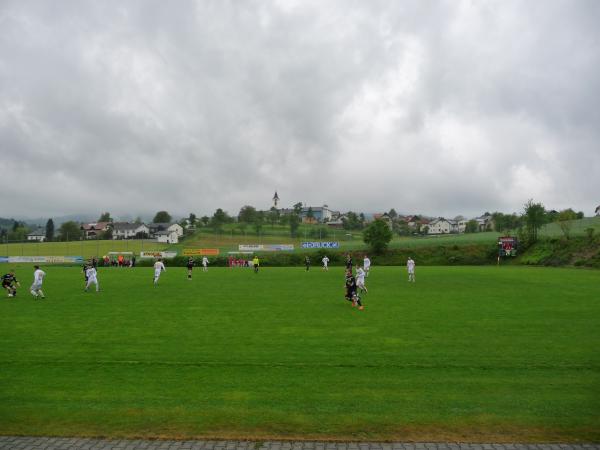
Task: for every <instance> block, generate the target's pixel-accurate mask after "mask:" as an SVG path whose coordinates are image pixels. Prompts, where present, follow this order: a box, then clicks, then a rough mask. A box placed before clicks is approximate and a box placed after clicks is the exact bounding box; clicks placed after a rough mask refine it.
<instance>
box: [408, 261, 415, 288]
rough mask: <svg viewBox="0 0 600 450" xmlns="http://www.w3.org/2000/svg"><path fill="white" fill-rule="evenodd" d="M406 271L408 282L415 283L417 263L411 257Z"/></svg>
mask: <svg viewBox="0 0 600 450" xmlns="http://www.w3.org/2000/svg"><path fill="white" fill-rule="evenodd" d="M406 270H408V281H409V282H410V281H412V282H413V283H414V282H415V262H414V261H413V260H412V258H411V257H410V256H409V257H408V261H406Z"/></svg>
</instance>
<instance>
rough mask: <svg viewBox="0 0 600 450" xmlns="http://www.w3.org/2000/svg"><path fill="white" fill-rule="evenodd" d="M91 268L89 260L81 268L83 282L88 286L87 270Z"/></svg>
mask: <svg viewBox="0 0 600 450" xmlns="http://www.w3.org/2000/svg"><path fill="white" fill-rule="evenodd" d="M89 268H90V265H89V264H88V262H87V261H86V262H84V263H83V266H82V268H81V270H83V280H84V281H83V284H84V286H87V281H88V276H87V270H88V269H89Z"/></svg>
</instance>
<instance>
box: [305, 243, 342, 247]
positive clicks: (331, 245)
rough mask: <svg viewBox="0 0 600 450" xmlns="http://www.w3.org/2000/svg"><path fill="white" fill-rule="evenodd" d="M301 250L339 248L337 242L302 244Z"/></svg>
mask: <svg viewBox="0 0 600 450" xmlns="http://www.w3.org/2000/svg"><path fill="white" fill-rule="evenodd" d="M301 245H302V248H339V247H340V243H339V242H303V243H302V244H301Z"/></svg>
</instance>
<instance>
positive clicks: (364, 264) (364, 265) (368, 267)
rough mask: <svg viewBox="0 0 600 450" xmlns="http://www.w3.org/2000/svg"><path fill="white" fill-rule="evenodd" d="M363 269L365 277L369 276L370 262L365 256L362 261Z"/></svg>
mask: <svg viewBox="0 0 600 450" xmlns="http://www.w3.org/2000/svg"><path fill="white" fill-rule="evenodd" d="M363 267H364V269H365V273H366V276H367V277H368V276H369V270H371V260H370V259H369V257H368V256H367V255H365V259H363Z"/></svg>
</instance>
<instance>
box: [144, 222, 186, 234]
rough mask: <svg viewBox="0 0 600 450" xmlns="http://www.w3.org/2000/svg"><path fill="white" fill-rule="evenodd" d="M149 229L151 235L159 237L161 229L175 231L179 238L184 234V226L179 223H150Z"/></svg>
mask: <svg viewBox="0 0 600 450" xmlns="http://www.w3.org/2000/svg"><path fill="white" fill-rule="evenodd" d="M148 229H149V233H150V236H151V237H158V235H157V233H158V232H160V231H174V232H175V233H176V234H177V237H178V238H180V237H182V236H183V227H182V226H181V225H179V224H178V223H167V222H163V223H149V224H148Z"/></svg>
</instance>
